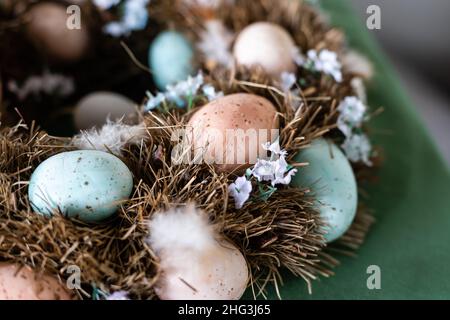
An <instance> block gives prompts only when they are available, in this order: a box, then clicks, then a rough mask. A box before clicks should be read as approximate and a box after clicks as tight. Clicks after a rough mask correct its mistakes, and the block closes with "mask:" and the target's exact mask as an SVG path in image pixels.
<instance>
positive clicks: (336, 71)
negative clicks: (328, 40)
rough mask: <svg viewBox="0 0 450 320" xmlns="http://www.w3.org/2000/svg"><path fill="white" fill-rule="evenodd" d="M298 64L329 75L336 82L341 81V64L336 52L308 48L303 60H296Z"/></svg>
mask: <svg viewBox="0 0 450 320" xmlns="http://www.w3.org/2000/svg"><path fill="white" fill-rule="evenodd" d="M298 62H299V65H301V66H304V67H305V68H308V69H312V70H314V71H319V72H323V73H324V74H327V75H330V76H332V77H333V78H334V80H335V81H336V82H341V81H342V71H341V69H342V65H341V63H340V62H339V60H338V56H337V54H336V52H333V51H330V50H326V49H325V50H321V51H320V52H317V51H316V50H309V51H308V53H307V58H306V59H305V60H303V61H302V60H300V61H298Z"/></svg>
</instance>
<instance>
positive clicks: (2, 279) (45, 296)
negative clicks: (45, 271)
mask: <svg viewBox="0 0 450 320" xmlns="http://www.w3.org/2000/svg"><path fill="white" fill-rule="evenodd" d="M0 300H72V299H71V294H70V292H69V291H68V290H67V289H66V288H65V287H64V286H63V285H62V284H61V283H59V281H58V279H57V278H54V277H51V276H48V275H38V274H37V273H36V272H35V271H34V270H33V269H31V268H30V267H21V266H19V265H16V264H11V263H0Z"/></svg>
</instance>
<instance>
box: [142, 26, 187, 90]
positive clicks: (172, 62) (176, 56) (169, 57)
mask: <svg viewBox="0 0 450 320" xmlns="http://www.w3.org/2000/svg"><path fill="white" fill-rule="evenodd" d="M193 57H194V50H193V48H192V45H191V43H190V42H189V41H188V40H187V39H186V38H185V37H184V36H183V35H182V34H181V33H179V32H176V31H165V32H162V33H161V34H159V35H158V37H156V39H155V40H154V41H153V43H152V45H151V46H150V51H149V65H150V69H151V70H152V73H153V79H154V80H155V83H156V85H157V86H158V88H159V89H160V90H164V89H166V86H167V85H171V84H174V83H177V82H179V81H183V80H186V79H187V78H188V76H190V75H192V73H193V71H194V70H193V67H192V59H193Z"/></svg>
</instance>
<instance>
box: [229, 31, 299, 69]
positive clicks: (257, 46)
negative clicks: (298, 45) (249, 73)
mask: <svg viewBox="0 0 450 320" xmlns="http://www.w3.org/2000/svg"><path fill="white" fill-rule="evenodd" d="M294 50H295V43H294V40H293V39H292V37H291V36H290V34H289V33H288V32H287V31H286V30H285V29H283V28H282V27H280V26H279V25H276V24H274V23H269V22H257V23H254V24H251V25H249V26H248V27H246V28H245V29H244V30H242V31H241V33H240V34H239V35H238V37H237V39H236V42H235V44H234V49H233V54H234V57H235V59H236V62H237V63H238V64H239V65H243V66H246V67H255V66H260V67H262V68H263V69H264V70H265V71H266V72H267V73H268V74H270V75H272V76H276V77H278V76H280V75H281V74H282V73H283V72H295V71H296V68H297V67H296V65H295V62H294V58H293V53H294Z"/></svg>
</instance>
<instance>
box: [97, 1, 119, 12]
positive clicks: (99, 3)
mask: <svg viewBox="0 0 450 320" xmlns="http://www.w3.org/2000/svg"><path fill="white" fill-rule="evenodd" d="M119 3H120V0H94V4H95V5H96V6H97V7H99V8H100V9H103V10H108V9H111V8H112V7H114V6H116V5H118V4H119Z"/></svg>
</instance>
